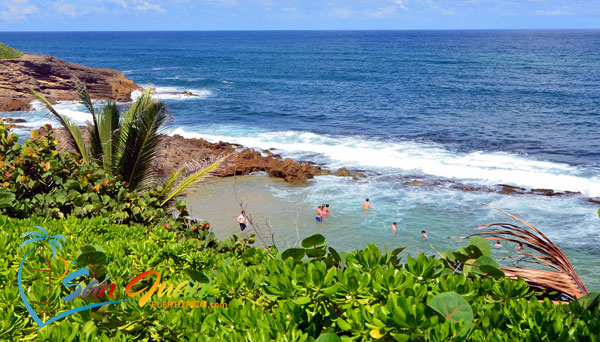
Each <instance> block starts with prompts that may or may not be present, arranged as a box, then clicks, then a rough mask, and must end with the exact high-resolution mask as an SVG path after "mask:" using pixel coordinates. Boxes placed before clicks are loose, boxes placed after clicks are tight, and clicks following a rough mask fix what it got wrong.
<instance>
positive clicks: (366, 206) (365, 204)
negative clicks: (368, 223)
mask: <svg viewBox="0 0 600 342" xmlns="http://www.w3.org/2000/svg"><path fill="white" fill-rule="evenodd" d="M362 208H363V209H365V210H369V209H371V202H369V199H368V198H367V199H366V200H365V201H364V202H363V204H362Z"/></svg>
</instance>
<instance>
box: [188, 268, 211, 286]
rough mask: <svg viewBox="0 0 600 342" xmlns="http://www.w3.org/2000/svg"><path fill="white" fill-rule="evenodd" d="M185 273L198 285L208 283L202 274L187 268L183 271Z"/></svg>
mask: <svg viewBox="0 0 600 342" xmlns="http://www.w3.org/2000/svg"><path fill="white" fill-rule="evenodd" d="M185 273H187V275H188V276H190V278H191V279H192V280H193V281H196V282H199V283H203V284H206V283H208V282H209V281H210V280H209V279H208V277H207V276H205V275H204V274H203V273H202V272H199V271H196V270H193V269H191V268H188V269H187V270H185Z"/></svg>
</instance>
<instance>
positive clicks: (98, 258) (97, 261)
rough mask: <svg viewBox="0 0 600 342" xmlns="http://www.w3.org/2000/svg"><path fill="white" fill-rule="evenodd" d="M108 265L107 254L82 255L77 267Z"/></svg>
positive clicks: (92, 253)
mask: <svg viewBox="0 0 600 342" xmlns="http://www.w3.org/2000/svg"><path fill="white" fill-rule="evenodd" d="M105 263H106V254H104V253H102V252H91V253H81V255H79V257H78V258H77V266H87V265H91V264H94V265H104V264H105Z"/></svg>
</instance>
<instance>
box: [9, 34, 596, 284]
mask: <svg viewBox="0 0 600 342" xmlns="http://www.w3.org/2000/svg"><path fill="white" fill-rule="evenodd" d="M0 41H2V42H4V43H5V44H8V45H10V46H13V47H14V48H16V49H19V50H22V51H25V52H29V53H42V54H50V55H53V56H56V57H59V58H62V59H65V60H67V61H70V62H75V63H80V64H83V65H87V66H94V67H107V68H114V69H117V70H121V71H123V72H124V73H125V75H126V76H127V77H128V78H130V79H132V80H134V81H135V82H136V83H138V84H140V85H143V86H153V87H155V90H156V97H157V98H158V99H161V100H164V101H165V102H166V103H167V104H168V106H169V109H170V111H171V113H172V115H173V121H172V122H171V123H170V126H169V128H168V132H169V133H170V134H180V135H182V136H184V137H202V138H205V139H207V140H209V141H214V142H216V141H219V140H222V141H227V142H232V143H240V144H243V145H245V146H248V147H256V148H262V149H273V151H274V152H276V153H279V154H281V155H282V156H284V157H292V158H295V159H299V160H310V161H313V162H316V163H319V164H323V165H324V166H326V167H329V168H332V169H335V168H338V167H342V166H345V167H348V168H350V169H354V170H363V171H366V172H367V173H369V174H370V175H371V176H370V177H368V178H365V179H360V180H356V181H355V180H351V179H348V178H338V177H333V176H326V177H318V178H316V179H315V180H311V181H310V182H309V184H308V185H306V186H299V187H298V186H293V187H292V186H288V185H285V184H281V183H277V182H275V183H273V182H271V183H268V182H267V183H264V184H263V185H262V186H261V188H260V189H263V190H264V191H266V192H269V194H270V195H272V196H274V197H275V198H279V199H281V200H282V201H283V202H285V203H292V204H294V205H295V206H297V205H299V206H300V207H301V209H302V210H300V211H301V212H302V213H303V215H304V216H307V215H308V216H310V215H312V212H313V211H314V207H315V206H316V205H318V204H321V203H330V205H331V207H332V210H333V212H334V214H335V216H334V217H333V218H331V219H329V220H328V222H325V223H324V224H322V225H320V226H317V225H316V223H314V222H312V221H310V220H306V221H305V222H304V223H302V226H301V227H300V229H301V230H302V233H306V234H308V233H312V232H316V231H319V232H322V233H323V234H325V235H326V236H327V237H328V239H329V241H330V243H331V244H332V245H334V246H335V247H337V248H339V249H354V248H360V247H361V246H364V244H365V243H368V242H374V243H377V244H379V245H380V246H382V247H383V246H384V245H385V246H388V247H390V248H392V247H397V246H399V245H409V246H413V245H419V246H421V247H420V250H419V251H425V252H426V253H429V254H432V253H433V252H432V249H431V248H429V249H428V247H427V245H428V244H425V243H424V242H423V241H420V240H418V239H419V234H418V232H419V231H420V230H421V229H425V230H427V231H428V233H429V237H430V239H429V240H428V243H429V242H431V243H432V245H433V246H434V247H435V248H436V249H441V250H442V251H443V250H446V248H448V247H450V248H455V247H456V245H455V244H454V242H455V239H454V238H453V237H455V236H464V235H467V234H468V233H469V232H471V230H472V229H473V228H475V227H477V226H478V225H480V224H485V223H492V222H506V221H510V219H509V218H508V217H505V216H502V215H501V214H499V213H497V212H495V211H494V210H491V209H489V208H487V207H483V206H482V205H480V204H478V202H483V203H489V204H491V205H493V206H496V207H500V208H502V209H505V210H507V211H509V212H511V213H514V214H516V215H517V216H520V217H521V218H523V219H525V220H527V221H529V222H530V223H532V224H533V225H535V226H536V227H538V228H540V229H541V230H542V231H543V232H544V233H546V234H547V235H548V236H549V237H550V238H551V239H553V240H554V242H555V243H557V244H558V246H559V247H561V248H562V249H563V250H564V251H565V253H566V254H567V256H569V257H570V258H571V261H572V262H573V264H574V267H575V269H576V270H577V271H578V272H579V273H580V275H581V276H582V278H583V279H584V282H586V284H587V285H588V287H591V288H595V289H600V276H599V275H598V274H600V266H599V265H598V264H597V263H595V262H593V261H592V260H595V259H596V258H597V257H598V256H600V245H599V244H600V235H599V233H600V218H599V217H598V214H597V210H598V207H599V206H598V205H596V204H592V203H590V202H587V198H589V197H596V196H600V162H599V161H600V140H599V139H598V137H599V133H600V122H598V119H599V118H600V30H514V31H512V30H482V31H479V30H474V31H281V32H278V31H256V32H251V31H245V32H234V31H227V32H56V33H41V32H39V33H35V32H34V33H31V32H27V33H0ZM186 90H187V91H189V92H191V93H193V94H195V95H196V96H191V95H187V94H182V93H181V92H182V91H186ZM57 108H58V109H59V110H60V111H62V112H63V113H65V114H67V115H69V116H71V117H72V118H73V119H75V120H76V121H78V122H84V121H85V120H86V119H87V118H88V117H87V116H86V114H85V111H84V109H83V107H82V106H80V105H78V104H77V103H71V102H65V103H61V104H59V105H58V106H57ZM3 115H6V116H9V117H22V118H25V119H27V120H28V121H29V122H28V123H27V126H28V127H35V126H36V125H37V126H39V125H40V124H42V123H44V122H47V121H48V120H49V118H48V116H47V115H46V114H45V112H44V111H43V110H42V109H41V107H39V106H38V107H36V110H34V111H32V112H27V113H23V112H21V113H18V112H17V113H9V114H3ZM413 179H417V180H419V181H421V182H424V183H437V184H441V185H438V186H432V187H429V186H406V185H404V183H405V182H407V181H411V180H413ZM261 184H262V183H261ZM453 184H464V185H467V186H471V187H494V186H496V185H497V184H510V185H515V186H521V187H524V188H528V189H529V188H546V189H554V190H557V191H573V192H580V193H582V195H570V196H558V197H545V196H539V195H500V194H497V193H488V192H485V191H475V192H465V191H462V190H460V189H457V187H454V186H452V185H453ZM257 191H258V190H257ZM366 197H369V198H370V200H371V202H373V206H374V210H373V211H372V213H370V214H369V215H365V214H364V213H362V211H361V210H357V208H359V207H360V204H361V203H362V201H363V200H364V199H365V198H366ZM232 200H233V199H232ZM195 203H199V204H198V205H201V202H198V201H196V202H195ZM193 211H194V208H192V212H193ZM295 216H296V215H295V213H294V214H293V218H289V219H284V218H282V219H281V220H279V221H276V222H274V226H275V229H277V225H281V226H285V228H281V230H282V233H281V235H286V234H288V233H290V231H291V229H293V228H291V227H289V224H287V223H286V222H291V221H293V220H294V219H295ZM313 220H314V218H313ZM392 221H397V222H398V226H399V227H400V228H403V229H404V234H402V233H399V234H398V235H397V236H396V237H392V235H391V232H390V229H389V227H390V224H391V222H392ZM232 224H233V225H235V222H233V221H232ZM215 229H218V227H216V228H215ZM283 231H285V232H287V233H283ZM294 234H295V230H294V231H293V234H292V235H294ZM508 248H509V247H507V249H508ZM510 248H513V247H510ZM413 252H414V251H413ZM502 253H505V254H506V253H508V251H505V252H499V256H502V255H503V254H502Z"/></svg>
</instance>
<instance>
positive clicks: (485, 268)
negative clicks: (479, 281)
mask: <svg viewBox="0 0 600 342" xmlns="http://www.w3.org/2000/svg"><path fill="white" fill-rule="evenodd" d="M479 269H480V270H481V272H483V273H485V274H486V275H488V276H490V277H493V278H495V279H499V278H504V272H502V270H500V269H499V268H498V267H494V266H492V265H481V266H479Z"/></svg>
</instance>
